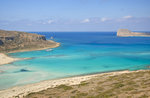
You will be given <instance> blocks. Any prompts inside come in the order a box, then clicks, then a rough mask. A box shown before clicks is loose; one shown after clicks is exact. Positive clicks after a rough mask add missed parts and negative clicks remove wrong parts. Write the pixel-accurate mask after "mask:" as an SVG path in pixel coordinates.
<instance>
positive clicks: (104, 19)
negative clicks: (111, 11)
mask: <svg viewBox="0 0 150 98" xmlns="http://www.w3.org/2000/svg"><path fill="white" fill-rule="evenodd" d="M107 20H110V19H109V18H106V17H103V18H101V21H102V22H105V21H107Z"/></svg>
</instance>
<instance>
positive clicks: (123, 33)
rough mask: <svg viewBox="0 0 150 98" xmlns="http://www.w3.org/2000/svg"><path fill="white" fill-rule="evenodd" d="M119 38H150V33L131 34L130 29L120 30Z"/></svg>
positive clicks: (118, 32)
mask: <svg viewBox="0 0 150 98" xmlns="http://www.w3.org/2000/svg"><path fill="white" fill-rule="evenodd" d="M117 36H120V37H128V36H141V37H150V33H141V32H131V31H130V30H128V29H119V30H118V31H117Z"/></svg>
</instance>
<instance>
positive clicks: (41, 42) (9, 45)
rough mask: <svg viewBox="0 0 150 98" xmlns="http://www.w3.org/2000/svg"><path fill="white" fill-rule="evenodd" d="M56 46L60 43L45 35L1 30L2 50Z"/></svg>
mask: <svg viewBox="0 0 150 98" xmlns="http://www.w3.org/2000/svg"><path fill="white" fill-rule="evenodd" d="M56 46H58V43H56V42H54V41H47V40H46V38H45V36H43V35H38V34H33V33H26V32H18V31H4V30H0V52H13V51H20V50H34V49H35V50H37V49H40V48H46V47H49V48H54V47H56Z"/></svg>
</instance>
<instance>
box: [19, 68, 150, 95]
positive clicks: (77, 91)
mask: <svg viewBox="0 0 150 98" xmlns="http://www.w3.org/2000/svg"><path fill="white" fill-rule="evenodd" d="M16 97H17V96H16ZM24 98H150V71H149V70H147V71H137V72H131V73H124V74H119V75H114V76H109V75H107V74H104V75H103V76H97V77H95V78H92V79H90V80H87V81H83V82H81V83H80V84H78V85H59V86H57V87H55V88H49V89H47V90H43V91H40V92H33V93H30V94H28V95H27V96H25V97H24Z"/></svg>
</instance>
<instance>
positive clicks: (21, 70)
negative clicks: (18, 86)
mask: <svg viewBox="0 0 150 98" xmlns="http://www.w3.org/2000/svg"><path fill="white" fill-rule="evenodd" d="M20 72H29V70H27V69H20Z"/></svg>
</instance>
